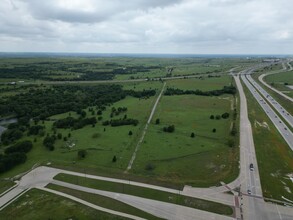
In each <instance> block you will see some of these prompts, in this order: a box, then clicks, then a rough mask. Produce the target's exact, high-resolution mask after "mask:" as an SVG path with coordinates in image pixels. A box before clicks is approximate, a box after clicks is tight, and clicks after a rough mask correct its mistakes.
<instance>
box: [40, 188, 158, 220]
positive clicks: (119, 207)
mask: <svg viewBox="0 0 293 220" xmlns="http://www.w3.org/2000/svg"><path fill="white" fill-rule="evenodd" d="M46 187H47V188H49V189H53V190H56V191H60V192H63V193H66V194H68V195H71V196H74V197H76V198H79V199H82V200H84V201H87V202H89V203H92V204H95V205H97V206H100V207H103V208H107V209H111V210H114V211H118V212H123V213H127V214H131V215H134V216H138V217H141V218H144V219H150V220H158V219H160V218H158V217H156V216H153V215H151V214H149V213H147V212H144V211H141V210H140V209H137V208H135V207H132V206H130V205H127V204H125V203H123V202H120V201H117V200H115V199H111V198H108V197H105V196H100V195H97V194H92V193H87V192H82V191H78V190H74V189H70V188H66V187H62V186H58V185H54V184H49V185H48V186H46Z"/></svg>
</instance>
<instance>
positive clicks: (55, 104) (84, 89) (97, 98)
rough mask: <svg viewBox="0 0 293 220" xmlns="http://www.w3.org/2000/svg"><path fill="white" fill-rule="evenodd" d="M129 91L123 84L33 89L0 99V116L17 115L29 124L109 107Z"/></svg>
mask: <svg viewBox="0 0 293 220" xmlns="http://www.w3.org/2000/svg"><path fill="white" fill-rule="evenodd" d="M125 96H126V92H125V91H124V90H123V89H122V86H121V85H97V86H82V85H58V86H52V87H50V88H43V89H41V88H36V89H30V90H29V91H28V92H26V93H20V94H17V95H15V96H11V97H8V98H6V99H3V98H2V99H0V115H16V117H17V118H18V119H19V121H20V119H22V118H24V119H26V120H25V121H26V122H27V123H28V121H29V120H30V119H32V118H38V119H40V120H44V119H46V118H47V117H49V116H52V115H55V114H60V113H65V112H68V111H78V110H80V109H84V108H86V107H87V106H92V105H96V106H103V105H109V104H112V103H114V102H117V101H119V100H121V99H124V98H125Z"/></svg>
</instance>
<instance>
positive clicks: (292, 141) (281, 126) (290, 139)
mask: <svg viewBox="0 0 293 220" xmlns="http://www.w3.org/2000/svg"><path fill="white" fill-rule="evenodd" d="M250 73H251V72H246V74H250ZM246 74H241V79H242V81H243V82H244V83H245V85H246V87H247V88H248V89H249V90H250V92H251V93H252V95H253V96H254V98H255V99H256V101H257V102H258V103H259V105H260V106H261V107H262V109H263V110H264V111H265V113H266V114H267V116H268V117H269V118H270V120H271V121H272V123H273V124H274V125H275V127H276V128H277V129H278V131H279V132H280V134H281V135H282V137H283V138H284V140H285V141H286V142H287V144H288V145H289V147H290V148H291V150H293V133H292V132H291V131H290V129H289V128H288V127H287V125H286V124H285V123H284V122H283V120H282V119H281V118H280V117H278V115H277V114H276V113H275V111H274V110H273V109H272V108H271V107H270V105H268V104H267V102H266V101H265V100H264V99H263V97H262V96H261V95H260V94H259V93H258V91H257V90H256V89H255V88H254V87H253V85H252V84H251V83H250V82H249V81H248V79H247V75H246ZM291 117H292V116H291Z"/></svg>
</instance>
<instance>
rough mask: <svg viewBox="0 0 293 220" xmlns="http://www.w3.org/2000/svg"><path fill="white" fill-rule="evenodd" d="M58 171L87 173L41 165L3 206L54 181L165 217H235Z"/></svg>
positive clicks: (0, 205)
mask: <svg viewBox="0 0 293 220" xmlns="http://www.w3.org/2000/svg"><path fill="white" fill-rule="evenodd" d="M58 173H68V174H72V175H80V176H81V175H82V176H85V174H81V173H76V172H71V171H66V170H61V169H55V168H50V167H38V168H36V169H34V170H32V171H31V172H29V173H28V174H26V175H24V176H23V177H22V178H21V180H20V182H19V184H18V185H17V186H16V187H15V188H13V189H12V190H11V191H9V192H8V193H6V194H5V195H4V196H2V197H1V198H0V210H2V209H3V208H5V207H6V205H8V204H9V201H13V199H14V198H16V197H17V196H19V195H21V194H22V193H24V192H26V190H28V189H31V188H39V189H43V188H44V187H45V186H46V185H47V184H48V183H54V184H57V185H62V186H65V187H69V188H72V189H77V190H82V191H85V192H90V193H95V194H99V195H103V196H107V197H110V198H113V199H116V200H118V201H121V202H124V203H126V204H129V205H132V206H134V207H136V208H139V209H141V210H144V211H146V212H149V213H151V214H153V215H156V216H159V217H162V218H167V219H187V220H189V219H190V220H192V219H194V218H195V216H196V219H219V220H221V219H227V220H230V219H233V218H231V217H228V216H223V215H219V214H215V213H210V212H206V211H202V210H197V209H192V208H188V207H184V206H179V205H176V204H171V203H166V202H160V201H156V200H150V199H145V198H140V197H136V196H131V195H126V194H119V193H113V192H107V191H102V190H96V189H91V188H87V187H82V186H78V185H74V184H69V183H64V182H61V181H56V180H53V177H54V176H55V175H57V174H58ZM86 176H87V177H94V176H92V175H86ZM96 178H105V177H97V176H96ZM107 179H109V178H107ZM119 181H125V180H119ZM131 184H133V185H136V183H135V182H131ZM137 185H141V183H137ZM145 185H148V184H145ZM148 187H149V188H151V185H148ZM160 188H163V187H160ZM154 189H158V188H157V186H154ZM50 192H53V191H52V190H51V191H50ZM57 194H59V195H61V194H60V193H57ZM64 196H65V195H64ZM66 197H68V198H70V196H66ZM74 200H75V201H78V202H79V200H77V199H74ZM82 203H83V204H86V202H82ZM91 207H93V206H92V205H91ZM93 208H95V207H93ZM101 208H102V207H98V209H99V210H101ZM103 211H106V212H110V213H112V214H116V215H120V214H119V213H117V212H115V213H113V212H112V210H107V209H106V210H103ZM134 219H137V218H134Z"/></svg>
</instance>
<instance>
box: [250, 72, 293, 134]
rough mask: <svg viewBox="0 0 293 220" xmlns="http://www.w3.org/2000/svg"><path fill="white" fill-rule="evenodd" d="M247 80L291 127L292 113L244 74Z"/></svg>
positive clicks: (292, 123)
mask: <svg viewBox="0 0 293 220" xmlns="http://www.w3.org/2000/svg"><path fill="white" fill-rule="evenodd" d="M246 78H247V79H248V81H249V82H250V83H251V84H252V85H253V86H254V87H255V88H256V89H257V91H258V92H259V93H260V94H261V95H262V96H263V100H266V101H267V102H269V103H270V104H271V105H272V106H273V107H274V108H275V110H276V111H277V112H278V113H279V114H280V115H281V116H282V117H283V118H284V120H286V121H287V123H288V124H289V125H290V126H291V127H292V128H293V117H292V115H291V114H290V113H289V112H288V111H287V110H286V109H285V108H284V107H283V106H282V105H281V104H280V103H279V102H278V101H276V100H275V99H274V98H273V97H272V96H271V95H270V94H269V93H267V91H265V90H264V89H263V88H262V87H261V86H260V85H259V84H258V83H257V82H256V81H255V80H254V79H253V78H252V77H251V75H246ZM263 102H265V101H263Z"/></svg>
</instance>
